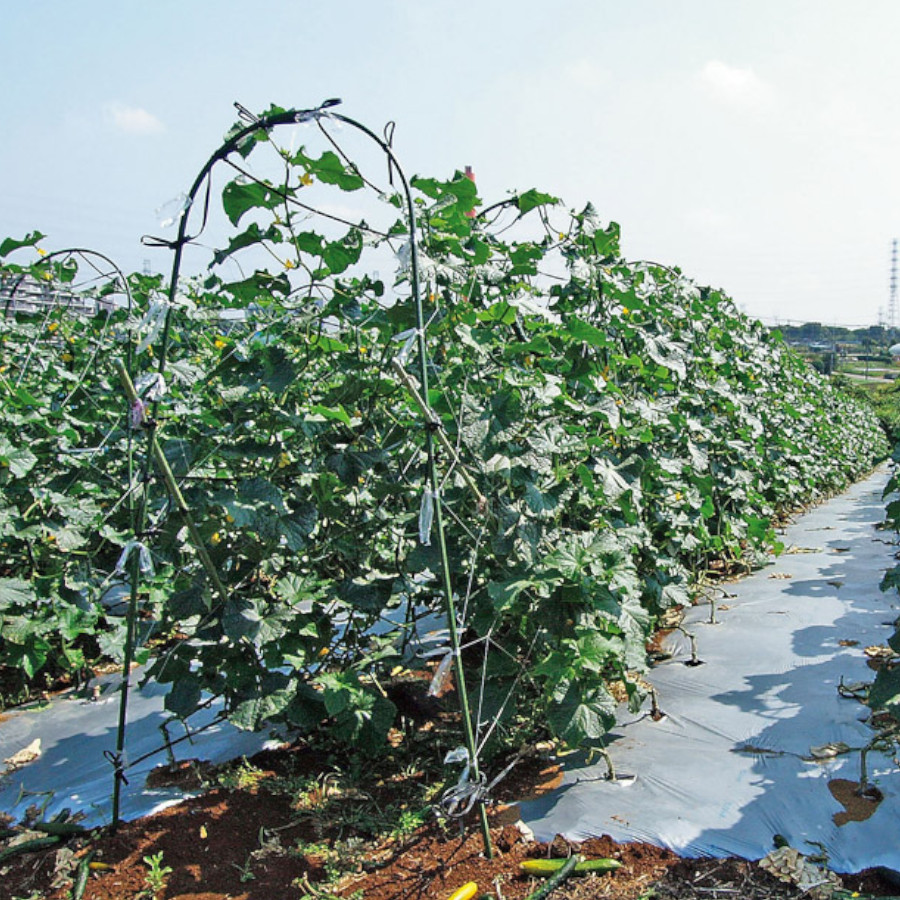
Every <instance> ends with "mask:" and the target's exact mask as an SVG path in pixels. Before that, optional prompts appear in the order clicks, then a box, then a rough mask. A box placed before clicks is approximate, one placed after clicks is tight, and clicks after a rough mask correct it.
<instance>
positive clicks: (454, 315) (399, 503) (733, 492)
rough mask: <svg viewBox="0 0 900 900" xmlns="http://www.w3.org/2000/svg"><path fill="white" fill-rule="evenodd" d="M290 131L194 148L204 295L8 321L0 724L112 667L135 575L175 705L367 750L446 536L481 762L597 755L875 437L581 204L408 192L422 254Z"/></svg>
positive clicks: (437, 589) (439, 647) (365, 178)
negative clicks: (434, 452) (425, 382)
mask: <svg viewBox="0 0 900 900" xmlns="http://www.w3.org/2000/svg"><path fill="white" fill-rule="evenodd" d="M282 112H283V111H280V110H273V111H270V112H269V114H268V116H269V118H266V117H265V116H264V117H263V118H262V119H259V120H256V121H257V122H258V128H255V129H251V130H250V132H249V134H248V135H247V136H246V137H244V138H242V140H241V141H240V142H238V143H237V144H234V143H232V144H226V145H225V146H224V148H223V149H222V150H220V151H219V152H218V153H217V155H216V156H215V157H214V161H215V162H216V163H217V164H220V168H224V169H225V170H226V171H228V170H230V178H229V180H227V181H226V183H225V184H224V186H222V187H221V215H219V219H221V224H222V225H223V226H225V227H223V228H222V229H221V232H220V233H221V234H224V238H223V239H222V240H221V242H220V243H221V246H220V247H219V249H216V250H215V251H213V252H211V254H210V258H209V261H208V269H207V270H206V272H205V274H203V275H201V276H197V277H195V278H193V279H189V280H182V281H179V282H178V283H177V284H176V285H175V287H174V288H173V287H172V284H171V283H170V284H169V285H165V284H164V283H163V279H162V278H160V277H158V276H146V275H131V276H129V278H128V283H129V284H128V287H129V292H130V296H131V301H130V302H131V306H130V307H126V306H124V305H119V306H116V307H113V308H108V309H107V310H106V311H104V312H102V313H99V314H98V315H96V316H94V317H74V316H72V315H69V314H67V313H66V310H65V308H64V307H63V306H52V305H51V306H48V307H47V308H46V309H45V310H44V311H43V312H42V313H41V314H39V315H27V316H26V315H22V314H18V315H7V316H6V317H5V318H4V319H3V320H2V321H0V390H2V396H3V409H4V415H3V417H2V423H0V431H2V433H0V485H2V494H0V567H2V571H0V576H2V577H0V666H2V673H3V675H4V683H5V685H6V686H7V697H6V699H7V700H10V699H15V697H16V691H19V692H25V691H27V690H28V689H30V688H32V687H33V686H34V685H36V684H37V685H40V684H41V681H42V679H43V678H44V677H45V676H49V677H54V678H55V677H57V676H58V675H59V674H60V673H76V672H78V671H80V670H83V669H85V668H86V667H89V666H91V665H93V664H94V663H96V661H97V660H99V659H102V658H112V659H117V658H118V659H121V657H122V655H123V653H124V649H123V644H124V641H125V636H126V628H125V623H124V620H123V618H122V616H121V611H122V610H121V604H122V598H123V596H124V595H125V594H127V592H128V590H129V588H130V583H131V581H132V580H133V577H134V576H139V591H138V594H139V597H138V599H139V607H140V618H139V632H140V633H139V635H138V639H139V643H140V646H141V659H142V660H143V661H146V662H148V668H147V670H146V672H147V676H146V677H148V678H152V679H156V680H157V681H159V682H162V683H165V684H170V685H171V691H170V692H169V694H168V697H167V701H166V702H167V706H168V708H169V710H170V711H171V712H173V713H174V714H176V715H179V716H189V715H190V714H191V713H192V712H193V711H194V710H195V709H196V708H197V707H198V705H199V704H201V703H202V702H204V698H205V697H206V696H207V695H209V694H214V695H216V696H218V697H222V698H224V701H225V704H226V708H227V710H228V713H229V715H230V717H231V718H232V720H233V721H234V722H235V723H237V724H238V725H239V726H241V727H244V728H256V727H259V726H260V725H261V724H262V723H263V722H277V721H284V722H287V723H289V724H291V725H292V726H295V727H298V728H301V729H312V728H316V727H318V726H319V725H321V723H323V722H327V723H328V725H329V727H330V728H331V729H332V730H333V731H334V733H335V734H336V735H337V736H339V737H341V738H343V739H345V740H347V741H350V742H354V743H357V744H359V745H361V746H366V747H370V748H373V749H374V748H377V747H379V746H382V745H383V744H384V740H385V737H386V735H387V733H388V730H389V728H390V727H391V726H392V724H394V722H395V720H396V716H397V704H396V703H395V702H394V700H396V699H397V695H396V694H395V693H392V691H391V687H392V684H391V681H392V678H394V679H396V674H397V672H398V671H400V670H401V669H402V670H403V672H405V673H408V672H410V671H412V672H415V671H416V670H421V671H422V672H426V673H428V677H431V674H432V673H433V671H434V668H435V665H436V663H437V662H438V661H442V662H443V664H442V665H441V666H440V671H441V672H443V671H445V670H446V669H447V667H448V665H449V664H450V663H453V662H454V659H453V657H452V654H451V652H450V650H449V647H448V646H447V645H446V644H442V643H441V640H442V636H441V634H440V633H438V634H437V635H436V636H434V635H432V638H428V637H427V636H426V635H425V632H426V631H428V630H429V629H434V628H435V622H436V621H437V622H439V617H440V615H441V614H442V610H443V608H444V601H445V600H446V597H445V596H444V595H445V593H446V591H445V584H444V582H442V580H441V579H440V577H439V575H440V573H441V571H442V561H441V556H440V540H439V538H440V537H441V536H444V537H445V539H446V547H447V549H448V559H449V563H448V570H449V576H450V584H451V589H452V592H453V594H454V596H455V598H456V600H457V601H458V604H459V626H460V630H461V632H462V634H463V639H464V650H463V654H462V657H461V659H462V661H463V662H464V663H465V664H466V665H469V666H472V667H473V669H477V671H478V675H477V677H476V678H474V679H472V680H471V685H470V691H471V702H472V706H473V709H474V710H475V712H476V721H477V725H478V728H477V731H478V735H479V742H480V749H484V750H486V751H488V752H489V751H491V750H492V749H493V748H496V747H498V746H501V745H504V744H507V743H510V742H512V741H515V740H518V739H519V738H521V737H522V735H523V734H526V733H527V734H528V735H530V736H534V735H535V734H536V733H541V732H544V731H549V732H551V733H552V734H554V735H555V736H557V737H558V738H560V739H561V740H563V741H565V742H567V743H569V744H571V745H579V744H581V745H584V744H587V745H597V744H599V743H600V742H602V739H603V736H604V734H605V733H606V732H607V730H608V729H609V728H610V727H611V726H612V724H613V723H614V720H615V712H616V707H617V700H616V699H614V696H620V693H619V691H621V689H622V688H624V692H625V694H626V695H627V697H628V698H629V700H630V702H631V703H632V705H637V704H640V703H641V702H642V699H643V688H642V686H641V685H642V682H641V679H640V678H639V675H640V673H641V672H643V671H645V670H646V668H647V654H646V643H647V640H648V638H649V636H650V635H651V634H652V632H653V630H654V628H655V627H656V625H657V623H658V621H659V619H660V617H661V616H662V615H663V613H664V611H665V610H666V609H668V608H669V607H671V606H674V605H682V604H687V603H690V602H692V600H693V599H694V598H695V595H696V592H697V590H698V588H699V587H700V586H702V585H703V584H704V583H706V582H707V581H708V580H709V578H710V577H712V575H713V574H714V572H715V571H718V570H720V569H721V567H722V566H724V565H728V564H730V563H734V562H736V561H741V563H742V564H753V563H754V562H756V561H757V560H758V559H759V558H760V557H761V556H763V555H765V554H768V553H770V552H773V551H775V552H777V550H778V549H779V544H778V541H777V536H776V532H775V530H774V524H775V523H776V522H777V521H778V518H779V516H781V515H783V514H784V513H785V512H786V511H788V510H791V509H795V508H797V507H798V506H800V505H802V504H805V503H810V502H815V501H816V500H818V499H820V498H822V497H824V496H826V495H828V494H830V493H832V492H834V491H837V490H839V489H841V488H842V487H843V486H845V485H846V484H847V483H848V482H849V481H850V480H852V479H854V478H855V477H857V476H859V475H861V474H862V473H864V472H866V471H867V470H868V469H870V467H871V466H872V465H873V464H874V463H875V462H876V461H877V460H878V459H880V458H882V457H883V456H884V455H885V454H886V452H887V444H886V440H885V437H884V434H883V431H882V430H881V428H880V427H879V424H878V421H877V418H876V416H875V415H874V412H873V411H872V409H871V407H870V406H868V405H866V404H865V403H863V402H860V401H858V400H855V399H853V398H851V397H849V396H847V395H846V394H845V393H843V392H841V391H840V390H838V389H836V388H835V387H834V386H833V385H832V383H831V382H830V381H829V380H828V379H826V378H824V377H822V376H820V375H818V374H816V373H815V372H813V371H812V369H811V368H810V367H809V366H808V365H806V364H805V363H804V362H802V361H801V360H800V359H799V358H798V357H797V356H795V355H794V354H793V353H792V352H791V351H790V350H789V349H788V348H787V347H786V346H785V345H784V343H783V342H782V341H781V339H780V337H779V336H778V335H777V334H773V333H771V332H769V331H768V330H767V329H765V328H764V327H763V326H762V325H761V324H759V323H758V322H754V321H752V320H750V319H748V318H747V317H746V316H744V315H742V314H741V313H740V312H739V311H738V310H737V309H736V308H735V306H734V304H733V303H732V302H731V301H730V299H729V298H728V297H727V296H726V295H725V294H724V293H723V292H722V291H719V290H715V289H711V288H701V287H698V286H696V285H695V284H693V283H692V282H691V281H690V280H688V279H687V278H685V277H684V276H683V275H682V274H681V273H680V272H679V271H677V270H673V269H670V268H667V267H664V266H661V265H656V264H653V263H646V262H629V261H627V260H626V259H624V258H623V256H622V254H621V251H620V245H619V237H620V235H619V228H618V226H617V225H616V224H615V223H602V222H601V221H600V220H599V218H598V216H597V214H596V212H595V211H594V210H593V208H591V207H590V206H588V207H586V208H585V209H583V210H581V211H576V212H569V211H566V210H565V208H564V207H563V206H562V204H561V203H560V201H558V200H557V199H556V198H554V197H552V196H549V195H547V194H544V193H541V192H539V191H536V190H530V191H526V192H524V193H519V194H515V195H512V196H510V197H508V198H506V199H504V200H502V201H501V202H499V203H497V204H494V205H493V206H490V207H486V208H485V207H483V204H481V201H480V199H479V198H478V196H477V190H476V186H475V184H474V183H473V181H472V180H471V179H470V178H468V177H466V176H465V175H463V174H461V173H457V174H456V175H455V176H454V177H453V178H451V179H449V180H445V181H442V180H438V179H431V178H416V179H413V180H412V196H413V201H414V209H415V211H416V216H417V218H418V224H419V228H418V237H419V246H418V248H411V241H410V233H411V223H410V221H409V216H408V214H406V213H405V211H404V205H403V199H402V196H401V195H400V193H399V192H397V191H395V190H394V189H393V188H392V187H391V186H390V185H388V186H386V187H383V188H378V187H376V184H375V182H376V181H377V178H375V177H374V176H373V175H372V173H371V172H369V171H363V168H362V167H361V166H360V165H359V164H357V163H354V162H351V161H350V156H349V154H348V151H346V150H345V148H344V142H345V140H346V136H340V135H339V137H340V140H341V143H339V142H338V137H335V134H334V132H333V130H332V129H331V125H332V123H331V122H330V121H329V120H328V117H327V115H323V116H317V117H316V118H315V121H314V122H313V123H312V124H313V125H314V126H315V128H314V130H313V131H312V132H309V131H308V130H307V131H306V132H305V135H306V138H308V140H306V138H305V140H306V144H309V143H310V142H312V141H313V140H315V141H320V142H321V141H324V142H325V144H324V149H322V147H318V146H317V147H316V148H311V147H310V146H307V145H306V144H304V146H302V147H300V149H296V137H295V136H293V137H292V139H291V143H290V144H287V145H282V144H280V143H278V142H277V140H276V138H277V134H276V129H275V128H273V127H271V125H270V124H269V123H270V121H271V117H273V116H277V115H280V114H281V113H282ZM298 118H299V117H298ZM306 124H307V125H309V124H310V122H309V121H306ZM244 130H245V131H246V129H244ZM235 133H237V132H235ZM262 155H267V158H268V160H270V161H273V162H274V164H273V165H271V166H269V168H267V163H265V162H259V163H257V162H256V159H257V156H262ZM209 184H210V185H211V184H212V182H211V181H210V182H209ZM206 190H207V195H206V201H205V202H204V204H203V209H202V217H203V222H202V224H203V225H204V226H206V227H208V228H210V229H212V230H214V229H213V226H212V225H210V224H209V223H210V222H212V221H213V220H215V219H216V215H217V208H216V204H213V203H212V202H211V200H210V199H209V197H210V194H211V193H212V188H211V187H209V188H207V189H206ZM201 194H202V191H201ZM336 194H337V195H339V199H338V200H335V196H334V195H336ZM357 195H360V196H362V195H365V197H366V198H367V199H366V201H365V203H368V204H370V206H366V207H365V212H364V215H359V216H357V217H354V215H353V214H351V213H348V212H347V210H348V209H350V208H354V209H355V207H354V203H356V202H357V201H356V200H355V199H351V198H355V197H356V196H357ZM340 198H347V199H340ZM359 203H360V205H362V204H363V201H359ZM320 211H321V212H322V213H323V214H318V213H319V212H320ZM192 213H194V217H195V219H197V218H198V217H199V216H200V215H201V213H200V212H198V211H196V210H192V209H191V208H185V210H184V211H183V213H182V215H183V216H184V217H185V219H184V220H183V221H185V222H186V221H187V220H188V217H190V216H191V215H192ZM379 217H380V218H379ZM195 237H196V235H195ZM40 240H41V236H40V235H37V234H34V235H30V236H28V237H27V238H25V239H24V240H21V241H19V240H9V241H7V242H5V243H4V244H3V245H2V246H0V261H2V263H3V265H2V276H3V279H4V284H5V285H7V286H8V285H10V284H12V283H13V282H14V281H15V279H17V278H21V277H23V276H25V275H28V276H30V277H32V278H35V279H37V280H39V281H40V280H42V279H43V280H48V281H49V282H50V283H51V284H53V285H56V284H58V283H59V282H60V281H61V280H62V279H68V280H69V281H71V280H72V278H73V277H74V274H73V273H72V271H71V269H70V268H65V267H64V266H63V265H62V264H61V263H59V262H55V261H54V260H53V259H52V258H51V259H45V260H42V259H41V258H40V257H39V256H38V255H36V251H35V248H36V247H37V246H38V245H39V243H40ZM193 243H196V242H193ZM173 247H174V249H175V253H176V254H178V255H180V254H181V253H182V251H184V250H185V249H186V247H187V245H186V244H185V245H182V243H179V242H178V241H176V242H173ZM411 253H417V254H418V255H417V257H416V263H417V265H418V268H417V269H414V268H413V266H412V263H411V259H410V256H411ZM386 258H388V259H392V260H393V259H396V260H397V274H396V277H395V278H393V279H382V278H381V277H380V276H378V275H377V274H376V273H377V272H379V271H381V270H383V268H384V265H385V263H384V260H385V259H386ZM177 271H178V269H177V267H176V269H175V272H176V273H177ZM235 273H237V277H234V275H235ZM248 273H252V274H248ZM417 277H421V293H422V299H423V302H424V307H425V316H426V320H427V328H426V329H425V333H424V334H422V333H421V330H420V329H419V327H418V321H417V317H416V314H415V308H414V304H413V303H412V302H411V294H412V293H413V290H414V289H415V288H417V287H418V285H417V284H416V283H415V279H416V278H417ZM121 287H122V286H121V285H115V286H112V287H111V286H109V285H106V286H100V287H98V288H96V290H97V291H98V292H102V291H104V290H106V291H114V290H121ZM166 290H169V291H170V293H169V295H168V299H167V295H166V293H164V291H166ZM423 346H424V348H425V351H426V356H425V359H424V367H423V368H424V371H425V372H426V373H427V375H428V378H429V386H428V390H427V392H425V396H424V397H423V398H421V403H420V402H419V401H418V400H417V399H416V396H415V388H416V385H417V384H418V385H419V386H421V385H420V381H421V377H420V376H419V375H417V374H416V373H417V371H418V370H416V369H415V368H414V363H415V362H416V360H417V356H418V354H419V353H420V352H421V349H422V347H423ZM117 362H118V363H119V364H120V365H122V364H125V365H126V368H127V370H128V372H129V374H130V378H131V380H132V381H133V382H134V383H135V385H136V386H137V389H138V392H139V394H140V395H141V398H142V399H141V401H140V402H139V403H131V402H129V400H128V399H127V396H126V393H125V391H124V390H123V387H122V379H121V377H120V376H119V375H118V374H117V369H116V364H117ZM422 404H424V406H425V410H424V413H423V409H422ZM438 432H440V433H441V434H442V435H443V436H444V437H445V438H446V439H447V440H446V446H444V444H443V443H439V445H438V446H439V451H438V460H437V464H438V468H439V470H440V472H441V484H440V487H439V490H438V491H437V492H435V491H434V490H433V489H432V487H431V485H430V482H429V477H428V471H429V459H428V448H429V447H430V446H431V443H432V441H433V439H434V436H435V435H436V434H437V433H438ZM154 444H158V446H159V447H160V448H161V450H162V454H163V456H164V458H165V461H166V463H167V465H168V466H169V467H170V468H171V470H172V472H173V473H174V476H175V478H176V479H177V481H178V485H179V488H180V491H181V494H182V496H183V500H184V505H185V506H186V508H187V514H186V513H185V510H184V509H181V510H179V506H180V504H179V503H177V502H175V501H174V500H173V496H172V492H171V490H169V489H167V488H166V486H165V484H164V483H163V481H162V480H161V478H160V474H161V472H160V464H159V462H158V461H156V462H154V459H153V456H152V447H153V445H154ZM436 512H437V513H440V514H442V516H443V526H442V529H441V531H443V532H444V534H443V535H440V534H439V533H438V530H437V526H436V523H435V518H436ZM135 542H137V543H135ZM198 542H199V543H198ZM128 560H131V561H132V562H134V561H135V560H136V561H137V562H136V563H134V564H133V565H131V566H130V567H129V565H128V564H127V561H128ZM211 570H212V571H211ZM213 573H214V575H213ZM436 617H437V618H436ZM432 639H433V642H432V643H431V644H429V643H428V641H429V640H432ZM434 641H436V642H437V643H434ZM426 651H427V652H426ZM457 662H458V660H457ZM427 683H428V682H427V681H426V682H425V684H426V685H427ZM616 685H618V686H619V687H618V691H617V690H615V689H614V688H615V686H616ZM433 686H434V687H435V690H438V688H439V685H437V684H435V685H433ZM398 702H399V701H398ZM401 711H402V710H401Z"/></svg>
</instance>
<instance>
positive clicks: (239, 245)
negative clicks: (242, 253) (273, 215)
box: [213, 222, 283, 265]
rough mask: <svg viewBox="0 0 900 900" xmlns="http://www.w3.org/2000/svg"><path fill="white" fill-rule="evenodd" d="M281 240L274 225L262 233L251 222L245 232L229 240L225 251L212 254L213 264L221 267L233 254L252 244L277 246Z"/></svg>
mask: <svg viewBox="0 0 900 900" xmlns="http://www.w3.org/2000/svg"><path fill="white" fill-rule="evenodd" d="M282 240H283V238H282V236H281V232H280V231H279V230H278V227H277V226H276V225H274V224H272V225H270V226H269V227H268V228H267V229H266V230H265V231H262V230H261V229H260V227H259V225H257V224H256V222H251V223H250V225H249V226H248V227H247V229H246V230H245V231H242V232H241V233H240V234H238V235H235V237H233V238H231V240H230V241H229V242H228V247H227V248H226V249H224V250H216V252H215V253H214V254H213V263H214V264H215V265H221V263H223V262H224V261H225V260H226V259H228V257H229V256H231V255H232V254H233V253H237V252H238V250H243V249H245V248H246V247H252V246H253V245H254V244H261V243H263V242H265V241H268V242H269V243H272V244H279V243H281V241H282Z"/></svg>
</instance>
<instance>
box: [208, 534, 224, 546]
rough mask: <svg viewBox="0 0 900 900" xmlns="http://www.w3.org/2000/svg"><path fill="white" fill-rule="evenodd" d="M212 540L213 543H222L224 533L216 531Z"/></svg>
mask: <svg viewBox="0 0 900 900" xmlns="http://www.w3.org/2000/svg"><path fill="white" fill-rule="evenodd" d="M210 541H212V543H214V544H220V543H222V535H221V534H219V532H218V531H216V532H215V533H214V534H213V536H212V537H211V538H210Z"/></svg>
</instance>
